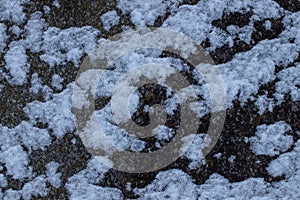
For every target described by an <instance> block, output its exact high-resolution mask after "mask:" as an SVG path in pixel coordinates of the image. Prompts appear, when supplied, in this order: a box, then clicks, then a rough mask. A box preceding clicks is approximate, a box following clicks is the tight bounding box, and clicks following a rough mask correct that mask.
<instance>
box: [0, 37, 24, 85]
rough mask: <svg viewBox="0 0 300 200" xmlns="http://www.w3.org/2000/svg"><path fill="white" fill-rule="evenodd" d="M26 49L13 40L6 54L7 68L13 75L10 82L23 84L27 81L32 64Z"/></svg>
mask: <svg viewBox="0 0 300 200" xmlns="http://www.w3.org/2000/svg"><path fill="white" fill-rule="evenodd" d="M25 50H26V49H25V48H24V46H23V45H22V44H18V42H13V43H11V45H10V47H9V50H8V52H7V53H6V54H5V56H4V59H5V62H6V65H5V68H6V69H7V70H8V71H9V74H10V76H11V78H9V79H8V82H9V83H10V84H12V85H23V84H24V83H26V82H27V73H28V72H29V67H30V66H29V64H28V62H27V59H28V56H27V55H26V52H25Z"/></svg>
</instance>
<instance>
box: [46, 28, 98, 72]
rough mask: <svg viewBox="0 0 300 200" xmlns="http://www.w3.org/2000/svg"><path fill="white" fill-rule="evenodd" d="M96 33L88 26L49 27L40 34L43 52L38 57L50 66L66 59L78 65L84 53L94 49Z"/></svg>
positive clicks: (64, 61)
mask: <svg viewBox="0 0 300 200" xmlns="http://www.w3.org/2000/svg"><path fill="white" fill-rule="evenodd" d="M98 35H99V31H98V30H96V29H95V28H92V27H89V26H86V27H81V28H68V29H63V30H61V29H58V28H55V27H49V28H48V29H47V30H46V31H45V32H44V33H43V36H42V38H43V44H42V46H41V48H42V49H43V52H44V53H43V54H42V55H41V56H40V58H41V59H42V60H43V61H45V62H46V63H48V64H49V65H50V66H52V67H53V66H55V65H59V64H64V63H66V62H67V61H70V62H73V63H74V65H75V66H79V61H80V58H81V57H82V56H83V55H84V53H89V52H90V51H91V50H93V49H95V47H96V39H97V36H98ZM64 52H66V53H64Z"/></svg>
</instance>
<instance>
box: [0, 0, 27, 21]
mask: <svg viewBox="0 0 300 200" xmlns="http://www.w3.org/2000/svg"><path fill="white" fill-rule="evenodd" d="M26 2H28V0H10V1H6V0H1V1H0V20H1V21H9V22H11V23H16V24H21V23H22V22H24V20H25V18H26V16H25V13H24V12H23V6H22V4H25V3H26Z"/></svg>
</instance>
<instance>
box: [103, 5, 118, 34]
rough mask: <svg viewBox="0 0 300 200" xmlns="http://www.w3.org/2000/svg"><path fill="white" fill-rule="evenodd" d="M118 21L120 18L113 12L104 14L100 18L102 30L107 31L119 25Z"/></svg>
mask: <svg viewBox="0 0 300 200" xmlns="http://www.w3.org/2000/svg"><path fill="white" fill-rule="evenodd" d="M119 20H120V17H119V16H118V14H117V12H116V11H115V10H113V11H109V12H107V13H104V14H103V15H102V16H101V21H102V23H103V28H104V29H105V30H106V31H109V29H110V28H111V27H112V26H115V25H117V24H118V23H119Z"/></svg>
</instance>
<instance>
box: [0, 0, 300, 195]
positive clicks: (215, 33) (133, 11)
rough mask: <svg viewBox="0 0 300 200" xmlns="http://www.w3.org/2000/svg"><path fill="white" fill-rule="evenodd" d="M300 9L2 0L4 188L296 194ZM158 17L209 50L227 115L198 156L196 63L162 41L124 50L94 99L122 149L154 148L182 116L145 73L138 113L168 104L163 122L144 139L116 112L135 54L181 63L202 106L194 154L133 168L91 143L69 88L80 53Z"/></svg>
mask: <svg viewBox="0 0 300 200" xmlns="http://www.w3.org/2000/svg"><path fill="white" fill-rule="evenodd" d="M299 8H300V2H299V1H297V0H294V1H292V0H289V1H280V0H268V1H262V0H255V1H250V0H249V1H243V2H240V1H237V0H234V1H232V0H225V1H219V0H212V1H189V0H172V1H165V0H154V1H144V0H143V1H137V0H135V1H125V0H119V1H96V0H88V1H83V0H82V1H81V0H80V1H62V0H55V1H53V0H45V1H39V0H11V1H9V2H7V1H5V0H0V102H1V104H0V188H1V190H0V199H33V198H37V199H99V198H100V199H123V198H141V199H198V198H200V199H206V198H207V199H224V198H230V197H231V198H237V199H251V198H270V199H276V198H288V199H298V198H299V192H298V191H299V181H300V169H299V166H300V159H299V158H300V151H299V149H300V142H299V141H300V140H299V139H300V121H299V119H300V95H299V94H300V79H299V77H300V53H299V52H300V11H299V10H300V9H299ZM153 26H155V27H164V28H168V29H172V30H175V31H179V32H182V33H184V34H185V35H187V36H189V37H191V38H192V39H194V40H195V41H197V43H199V44H201V45H202V46H203V47H204V48H205V50H206V51H207V52H208V53H209V55H210V57H211V58H212V59H213V60H214V63H215V64H216V66H217V68H218V69H219V71H220V74H221V76H222V79H223V81H224V87H225V90H226V94H227V110H226V113H227V115H226V121H225V124H224V127H223V130H222V133H221V135H220V137H219V138H218V141H217V143H216V145H215V146H214V148H213V149H212V150H211V151H210V152H209V153H208V155H206V157H205V158H203V157H198V154H197V152H198V150H199V148H200V146H201V144H202V143H203V141H204V139H203V134H204V133H206V132H207V129H208V127H209V122H210V121H209V120H210V116H211V113H210V110H209V108H208V107H209V103H208V100H209V93H208V91H207V89H205V87H202V85H203V83H202V82H201V78H199V77H198V76H197V74H195V73H193V66H191V63H188V62H187V61H186V60H185V59H184V58H182V57H180V56H179V55H176V54H174V53H172V52H168V51H161V50H155V49H146V50H145V49H143V50H139V51H134V52H130V53H128V54H126V55H124V56H122V57H120V58H118V59H117V60H116V61H115V62H114V63H113V64H111V65H109V68H108V70H107V71H106V72H105V76H103V77H104V78H103V79H101V80H99V81H98V83H97V84H98V85H97V89H96V100H95V108H96V114H97V116H98V119H99V123H101V125H103V126H104V127H105V130H106V132H107V136H108V138H109V139H110V140H111V141H113V142H114V144H115V145H116V146H117V147H118V148H119V149H121V150H128V149H129V150H131V151H136V152H139V151H140V152H150V151H156V150H158V149H160V148H161V147H162V146H164V145H167V144H168V143H169V142H170V141H171V140H172V138H174V136H175V135H176V127H178V124H179V123H180V121H181V119H180V116H181V113H180V105H178V102H177V101H176V99H174V98H172V97H173V94H172V92H171V91H169V90H168V89H166V88H164V87H161V86H157V85H151V84H149V85H146V86H144V87H141V88H139V89H138V90H137V91H136V92H135V96H134V95H133V96H132V98H131V102H130V105H129V106H131V107H132V109H133V112H132V120H133V121H134V122H135V123H136V124H139V125H143V126H144V125H147V124H149V123H151V119H150V117H149V112H150V110H151V106H153V105H154V104H161V105H164V106H165V108H166V110H167V112H168V114H169V116H168V117H169V118H168V121H167V123H166V124H164V126H160V127H157V129H155V130H154V133H155V136H153V137H150V138H145V139H140V138H136V137H134V136H132V135H128V133H127V132H126V131H124V130H122V129H121V128H119V127H118V126H117V125H116V124H115V123H114V121H113V119H112V116H111V97H112V95H113V89H114V87H115V84H116V82H117V81H118V79H119V78H120V77H121V76H122V75H124V74H126V73H127V72H128V70H130V69H132V68H134V67H135V66H136V65H141V64H144V63H151V62H154V63H159V64H165V65H170V66H171V67H173V68H175V69H177V70H179V71H180V72H181V73H182V74H183V76H184V77H185V78H186V79H187V80H188V81H189V83H190V84H191V85H193V86H194V88H195V91H197V95H198V103H199V105H200V109H199V110H197V112H199V113H198V114H199V125H198V130H197V133H192V134H195V135H196V137H195V140H194V141H193V142H192V143H191V145H190V146H189V149H188V150H187V152H186V154H183V155H182V156H181V157H180V158H179V159H177V160H176V161H175V162H173V163H172V164H170V165H168V166H167V167H165V168H163V169H160V170H158V171H154V172H149V173H126V172H122V171H117V170H115V169H114V168H109V167H107V166H104V165H103V164H101V163H99V162H98V161H97V160H96V159H95V158H94V157H93V156H92V155H91V154H90V153H89V152H88V150H87V149H86V148H85V146H84V144H83V142H82V140H81V138H80V137H79V135H78V134H77V130H76V124H75V120H74V115H73V113H72V89H73V87H74V81H75V79H76V76H77V72H78V70H79V68H80V66H81V64H82V62H83V60H84V58H85V57H86V56H87V55H88V54H89V53H90V52H91V51H92V50H94V49H95V48H97V47H99V45H100V47H101V42H103V41H105V40H106V39H107V38H109V37H111V36H113V35H115V34H117V33H121V32H123V31H126V30H130V29H134V28H144V27H153Z"/></svg>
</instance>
